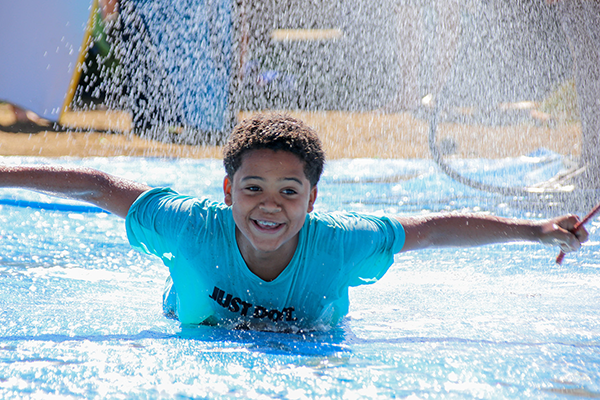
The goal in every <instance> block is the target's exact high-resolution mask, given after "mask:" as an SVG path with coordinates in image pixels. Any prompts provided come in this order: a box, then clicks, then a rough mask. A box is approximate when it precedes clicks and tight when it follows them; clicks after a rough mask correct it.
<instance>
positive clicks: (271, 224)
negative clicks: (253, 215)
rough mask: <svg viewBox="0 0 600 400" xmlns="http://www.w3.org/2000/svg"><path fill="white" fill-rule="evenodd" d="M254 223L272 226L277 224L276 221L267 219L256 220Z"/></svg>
mask: <svg viewBox="0 0 600 400" xmlns="http://www.w3.org/2000/svg"><path fill="white" fill-rule="evenodd" d="M256 223H257V224H259V225H261V226H265V227H274V226H277V225H279V224H278V223H276V222H269V221H256Z"/></svg>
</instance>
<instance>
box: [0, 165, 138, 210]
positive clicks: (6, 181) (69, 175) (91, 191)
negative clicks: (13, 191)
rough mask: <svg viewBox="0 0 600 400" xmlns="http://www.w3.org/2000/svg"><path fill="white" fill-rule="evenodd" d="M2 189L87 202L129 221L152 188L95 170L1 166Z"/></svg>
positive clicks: (0, 184)
mask: <svg viewBox="0 0 600 400" xmlns="http://www.w3.org/2000/svg"><path fill="white" fill-rule="evenodd" d="M0 187H18V188H24V189H31V190H34V191H39V192H44V193H47V194H51V195H54V196H59V197H67V198H70V199H75V200H81V201H86V202H88V203H92V204H94V205H97V206H98V207H100V208H102V209H104V210H106V211H109V212H111V213H113V214H116V215H118V216H120V217H123V218H125V217H126V216H127V213H128V212H129V207H131V205H132V204H133V202H134V201H135V200H136V199H137V198H138V196H139V195H140V194H142V193H143V192H145V191H146V190H149V189H150V187H149V186H147V185H144V184H141V183H137V182H134V181H131V180H128V179H124V178H119V177H116V176H113V175H109V174H107V173H104V172H101V171H97V170H94V169H91V168H67V167H60V166H10V165H0Z"/></svg>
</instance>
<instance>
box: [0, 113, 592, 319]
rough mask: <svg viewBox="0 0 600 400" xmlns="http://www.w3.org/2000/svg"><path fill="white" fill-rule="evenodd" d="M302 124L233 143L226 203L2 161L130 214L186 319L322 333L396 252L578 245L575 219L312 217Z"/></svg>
mask: <svg viewBox="0 0 600 400" xmlns="http://www.w3.org/2000/svg"><path fill="white" fill-rule="evenodd" d="M324 161H325V157H324V153H323V151H322V149H321V143H320V141H319V139H318V137H317V135H316V134H315V133H314V131H312V129H310V128H309V127H308V126H306V125H305V124H303V123H302V122H300V121H297V120H294V119H292V118H289V117H286V116H282V115H260V116H256V117H254V118H252V119H249V120H247V121H244V122H242V123H241V124H239V125H238V126H237V127H236V128H235V129H234V131H233V132H232V135H231V138H230V140H229V142H228V143H227V145H226V146H225V150H224V165H225V169H226V172H227V175H226V177H225V179H224V182H223V191H224V204H222V203H216V202H212V201H209V200H207V199H195V198H191V197H188V196H182V195H179V194H177V193H175V192H174V191H172V190H171V189H168V188H155V189H152V188H150V187H149V186H147V185H144V184H141V183H136V182H132V181H128V180H125V179H121V178H117V177H114V176H110V175H108V174H105V173H102V172H100V171H94V170H90V169H79V168H77V169H65V168H60V167H45V166H40V167H21V166H17V167H9V166H1V167H0V186H18V187H24V188H29V189H34V190H39V191H45V192H50V193H54V194H59V195H62V196H67V197H70V198H75V199H80V200H84V201H88V202H91V203H93V204H96V205H98V206H100V207H102V208H104V209H105V210H107V211H110V212H112V213H114V214H117V215H119V216H121V217H123V218H126V228H127V234H128V238H129V241H130V243H131V244H132V246H134V247H135V248H138V249H140V250H142V251H145V252H148V253H152V254H155V255H157V256H158V257H160V258H161V259H162V260H163V262H164V263H165V265H167V266H168V267H169V271H170V277H169V280H168V284H169V285H168V287H167V290H166V292H165V296H164V302H163V304H164V308H165V312H166V313H167V314H170V315H172V316H175V317H177V318H178V319H179V320H180V321H181V322H182V323H184V324H200V323H204V324H222V325H225V326H229V327H232V328H253V329H272V328H277V329H286V330H297V329H317V328H320V327H329V326H331V325H334V324H336V323H337V322H338V321H339V320H340V319H341V318H342V317H343V316H344V315H345V314H346V313H347V311H348V287H349V286H356V285H360V284H365V283H372V282H374V281H376V280H377V279H379V278H381V277H382V276H383V274H384V273H385V272H386V271H387V269H388V268H389V267H390V266H391V265H392V263H393V257H394V254H395V253H398V252H401V251H409V250H415V249H422V248H426V247H434V246H476V245H483V244H489V243H498V242H506V241H515V240H521V241H538V242H541V243H544V244H555V245H559V246H560V248H561V249H562V250H564V251H574V250H577V249H578V248H579V247H580V245H581V242H584V241H585V240H587V236H588V233H587V232H586V230H585V229H583V228H580V229H578V230H577V231H576V232H574V233H571V232H570V231H571V230H573V227H574V225H575V223H576V222H577V221H578V219H577V217H575V216H564V217H559V218H554V219H551V220H548V221H527V220H513V219H506V218H499V217H493V216H486V215H464V214H462V215H461V214H440V215H431V216H425V217H389V216H386V217H375V216H371V215H361V214H356V213H328V214H317V213H312V210H313V205H314V203H315V200H316V198H317V183H318V181H319V178H320V176H321V173H322V170H323V166H324Z"/></svg>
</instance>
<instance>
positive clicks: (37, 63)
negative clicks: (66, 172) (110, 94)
mask: <svg viewBox="0 0 600 400" xmlns="http://www.w3.org/2000/svg"><path fill="white" fill-rule="evenodd" d="M0 10H1V11H0V58H1V62H0V100H4V101H7V102H10V103H13V104H15V105H17V106H20V107H23V108H25V109H28V110H31V111H33V112H35V113H36V114H38V115H40V116H42V117H44V118H46V119H49V120H51V121H60V117H61V114H62V113H63V111H64V110H65V108H66V107H67V106H68V105H69V103H70V101H71V99H72V95H73V92H74V90H75V86H76V85H77V81H78V79H79V70H78V68H77V65H78V63H79V62H81V61H82V60H83V57H84V55H85V52H84V49H85V46H84V45H83V44H84V42H85V40H86V32H88V22H89V20H90V14H91V10H92V0H89V1H84V0H52V1H47V0H19V1H5V2H2V6H0Z"/></svg>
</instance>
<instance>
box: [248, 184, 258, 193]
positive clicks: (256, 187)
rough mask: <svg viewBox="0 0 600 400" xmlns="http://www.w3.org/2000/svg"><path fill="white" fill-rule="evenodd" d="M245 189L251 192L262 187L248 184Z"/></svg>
mask: <svg viewBox="0 0 600 400" xmlns="http://www.w3.org/2000/svg"><path fill="white" fill-rule="evenodd" d="M245 190H247V191H249V192H259V191H260V190H261V189H260V187H258V186H255V185H251V186H247V187H246V188H245Z"/></svg>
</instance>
